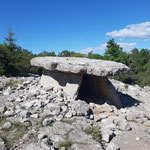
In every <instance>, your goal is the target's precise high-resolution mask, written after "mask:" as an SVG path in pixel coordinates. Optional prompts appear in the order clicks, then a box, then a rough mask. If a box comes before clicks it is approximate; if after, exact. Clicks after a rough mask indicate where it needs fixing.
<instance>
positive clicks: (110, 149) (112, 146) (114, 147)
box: [106, 142, 120, 150]
mask: <svg viewBox="0 0 150 150" xmlns="http://www.w3.org/2000/svg"><path fill="white" fill-rule="evenodd" d="M106 150H120V148H119V147H118V146H117V145H116V144H114V143H112V142H111V143H109V144H108V147H107V148H106Z"/></svg>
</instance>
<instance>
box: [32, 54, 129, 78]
mask: <svg viewBox="0 0 150 150" xmlns="http://www.w3.org/2000/svg"><path fill="white" fill-rule="evenodd" d="M31 65H33V66H38V67H43V68H45V69H46V70H51V71H61V72H68V73H74V74H89V75H95V76H115V75H121V74H126V73H129V72H130V68H129V67H127V66H126V65H124V64H122V63H117V62H113V61H105V60H96V59H88V58H77V57H51V56H46V57H35V58H32V59H31Z"/></svg>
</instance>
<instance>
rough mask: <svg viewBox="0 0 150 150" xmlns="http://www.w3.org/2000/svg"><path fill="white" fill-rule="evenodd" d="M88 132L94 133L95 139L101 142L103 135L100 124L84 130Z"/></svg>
mask: <svg viewBox="0 0 150 150" xmlns="http://www.w3.org/2000/svg"><path fill="white" fill-rule="evenodd" d="M84 132H85V133H86V134H90V135H92V137H93V139H95V140H96V141H98V142H101V139H102V136H101V133H100V128H99V127H98V126H94V127H89V128H87V129H86V130H84Z"/></svg>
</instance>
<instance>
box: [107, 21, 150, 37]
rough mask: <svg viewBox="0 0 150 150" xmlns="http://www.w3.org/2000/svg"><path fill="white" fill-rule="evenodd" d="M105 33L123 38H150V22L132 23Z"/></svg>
mask: <svg viewBox="0 0 150 150" xmlns="http://www.w3.org/2000/svg"><path fill="white" fill-rule="evenodd" d="M105 35H108V36H111V37H121V38H138V39H150V22H144V23H140V24H131V25H128V26H126V27H125V28H124V29H121V30H115V31H112V32H107V33H106V34H105Z"/></svg>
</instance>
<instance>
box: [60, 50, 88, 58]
mask: <svg viewBox="0 0 150 150" xmlns="http://www.w3.org/2000/svg"><path fill="white" fill-rule="evenodd" d="M58 56H59V57H86V55H84V54H81V53H76V52H73V51H68V50H63V51H62V52H60V53H59V54H58Z"/></svg>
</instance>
